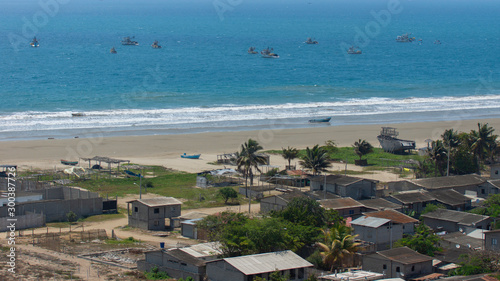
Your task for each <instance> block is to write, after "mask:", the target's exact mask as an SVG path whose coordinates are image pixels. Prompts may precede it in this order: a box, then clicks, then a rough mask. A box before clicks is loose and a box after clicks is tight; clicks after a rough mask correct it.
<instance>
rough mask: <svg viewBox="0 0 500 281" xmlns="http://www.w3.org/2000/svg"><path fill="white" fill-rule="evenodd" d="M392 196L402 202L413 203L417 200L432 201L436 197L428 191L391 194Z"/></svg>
mask: <svg viewBox="0 0 500 281" xmlns="http://www.w3.org/2000/svg"><path fill="white" fill-rule="evenodd" d="M391 197H392V198H394V199H396V200H398V201H399V202H402V203H403V204H411V203H417V202H431V201H435V200H436V199H435V198H434V197H432V196H430V195H429V193H428V192H426V191H416V192H406V193H399V194H393V195H391Z"/></svg>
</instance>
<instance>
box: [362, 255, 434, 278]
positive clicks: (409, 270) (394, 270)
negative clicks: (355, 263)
mask: <svg viewBox="0 0 500 281" xmlns="http://www.w3.org/2000/svg"><path fill="white" fill-rule="evenodd" d="M398 267H399V272H398ZM363 270H367V271H373V272H380V273H385V277H386V278H403V279H408V278H411V277H415V276H420V275H426V274H430V273H432V261H431V260H429V261H427V262H422V263H415V264H407V265H405V264H401V263H398V262H395V261H391V260H388V259H384V258H382V257H381V256H379V255H377V254H372V255H366V256H363ZM401 272H402V273H403V274H404V276H401V274H400V273H401Z"/></svg>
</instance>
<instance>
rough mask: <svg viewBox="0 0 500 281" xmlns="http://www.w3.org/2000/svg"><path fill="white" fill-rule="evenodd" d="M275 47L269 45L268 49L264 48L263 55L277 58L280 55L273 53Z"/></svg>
mask: <svg viewBox="0 0 500 281" xmlns="http://www.w3.org/2000/svg"><path fill="white" fill-rule="evenodd" d="M273 51H274V49H273V48H271V49H269V47H267V48H266V49H264V50H262V51H261V52H260V54H261V55H262V57H263V58H272V59H277V58H279V57H280V56H278V54H275V53H273Z"/></svg>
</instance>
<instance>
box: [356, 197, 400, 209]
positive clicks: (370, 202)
mask: <svg viewBox="0 0 500 281" xmlns="http://www.w3.org/2000/svg"><path fill="white" fill-rule="evenodd" d="M358 202H359V203H361V204H363V205H365V206H366V207H367V208H371V209H374V210H378V211H383V210H395V211H398V212H401V211H402V210H403V207H402V205H400V204H396V203H394V202H391V201H388V200H386V199H384V198H375V199H366V200H359V201H358Z"/></svg>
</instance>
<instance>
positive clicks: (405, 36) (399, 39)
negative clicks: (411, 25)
mask: <svg viewBox="0 0 500 281" xmlns="http://www.w3.org/2000/svg"><path fill="white" fill-rule="evenodd" d="M410 36H411V33H406V34H403V35H399V36H398V37H396V42H400V43H409V42H413V41H415V37H410Z"/></svg>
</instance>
